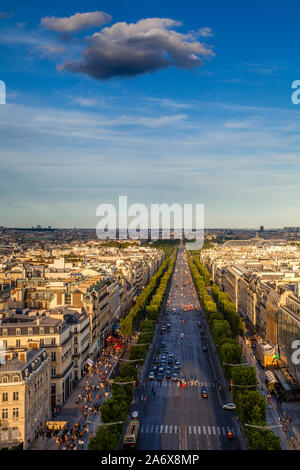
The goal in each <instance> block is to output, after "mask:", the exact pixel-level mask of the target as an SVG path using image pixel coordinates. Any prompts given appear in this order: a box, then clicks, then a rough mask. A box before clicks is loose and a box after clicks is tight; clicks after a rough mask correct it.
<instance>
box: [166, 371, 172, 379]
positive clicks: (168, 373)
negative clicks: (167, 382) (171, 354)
mask: <svg viewBox="0 0 300 470" xmlns="http://www.w3.org/2000/svg"><path fill="white" fill-rule="evenodd" d="M171 375H172V373H171V371H170V370H166V379H170V378H171Z"/></svg>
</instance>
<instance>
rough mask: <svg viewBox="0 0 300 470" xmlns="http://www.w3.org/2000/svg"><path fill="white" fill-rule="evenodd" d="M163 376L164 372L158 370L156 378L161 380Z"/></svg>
mask: <svg viewBox="0 0 300 470" xmlns="http://www.w3.org/2000/svg"><path fill="white" fill-rule="evenodd" d="M163 378H164V373H163V372H158V374H157V380H163Z"/></svg>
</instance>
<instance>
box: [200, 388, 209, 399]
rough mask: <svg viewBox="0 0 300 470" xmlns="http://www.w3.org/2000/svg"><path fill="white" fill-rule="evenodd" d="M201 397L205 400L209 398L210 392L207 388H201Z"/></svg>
mask: <svg viewBox="0 0 300 470" xmlns="http://www.w3.org/2000/svg"><path fill="white" fill-rule="evenodd" d="M201 395H202V397H203V398H208V391H207V389H206V388H205V387H201Z"/></svg>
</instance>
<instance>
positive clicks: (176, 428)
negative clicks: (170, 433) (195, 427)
mask: <svg viewBox="0 0 300 470" xmlns="http://www.w3.org/2000/svg"><path fill="white" fill-rule="evenodd" d="M177 430H178V426H176V425H175V426H174V432H175V434H177Z"/></svg>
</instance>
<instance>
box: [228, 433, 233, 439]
mask: <svg viewBox="0 0 300 470" xmlns="http://www.w3.org/2000/svg"><path fill="white" fill-rule="evenodd" d="M227 438H228V439H232V438H233V432H232V431H227Z"/></svg>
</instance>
